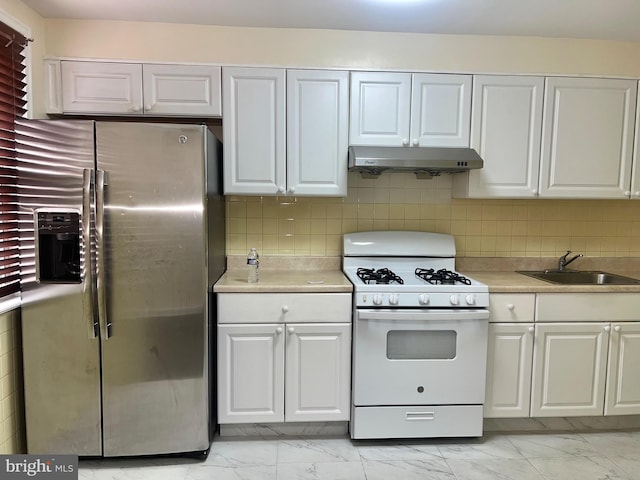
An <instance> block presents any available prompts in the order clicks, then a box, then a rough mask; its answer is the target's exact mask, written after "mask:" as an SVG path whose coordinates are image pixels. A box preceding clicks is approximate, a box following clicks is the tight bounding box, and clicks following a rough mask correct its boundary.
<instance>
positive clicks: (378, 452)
mask: <svg viewBox="0 0 640 480" xmlns="http://www.w3.org/2000/svg"><path fill="white" fill-rule="evenodd" d="M354 445H355V446H356V447H357V449H358V452H360V458H361V459H362V460H377V461H386V460H392V461H393V460H426V459H428V458H430V457H436V458H442V454H441V453H440V450H439V449H438V445H437V443H435V442H424V441H422V442H420V441H415V442H406V441H392V442H390V441H377V442H371V441H357V442H354Z"/></svg>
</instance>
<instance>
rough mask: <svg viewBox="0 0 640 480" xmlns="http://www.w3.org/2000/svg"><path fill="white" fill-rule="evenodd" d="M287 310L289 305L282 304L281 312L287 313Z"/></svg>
mask: <svg viewBox="0 0 640 480" xmlns="http://www.w3.org/2000/svg"><path fill="white" fill-rule="evenodd" d="M288 311H289V306H288V305H283V306H282V313H287V312H288Z"/></svg>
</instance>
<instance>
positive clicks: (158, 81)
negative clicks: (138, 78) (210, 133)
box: [142, 64, 222, 117]
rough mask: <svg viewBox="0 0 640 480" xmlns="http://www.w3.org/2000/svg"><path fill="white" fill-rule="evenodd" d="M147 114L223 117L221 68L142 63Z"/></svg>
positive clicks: (145, 110)
mask: <svg viewBox="0 0 640 480" xmlns="http://www.w3.org/2000/svg"><path fill="white" fill-rule="evenodd" d="M142 79H143V84H142V85H143V92H144V113H147V114H153V115H185V116H189V115H190V116H218V117H219V116H220V115H222V107H221V100H220V67H216V66H210V65H163V64H145V65H143V66H142Z"/></svg>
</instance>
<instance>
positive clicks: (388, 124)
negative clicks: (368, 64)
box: [349, 72, 411, 146]
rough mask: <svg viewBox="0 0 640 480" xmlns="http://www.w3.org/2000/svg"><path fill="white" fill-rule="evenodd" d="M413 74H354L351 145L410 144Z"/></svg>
mask: <svg viewBox="0 0 640 480" xmlns="http://www.w3.org/2000/svg"><path fill="white" fill-rule="evenodd" d="M410 104H411V74H410V73H383V72H352V73H351V109H350V110H351V119H350V128H349V143H350V144H351V145H390V146H402V145H408V143H409V134H410V131H409V125H410V121H411V118H410Z"/></svg>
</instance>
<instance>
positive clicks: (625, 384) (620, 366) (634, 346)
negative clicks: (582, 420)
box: [604, 322, 640, 415]
mask: <svg viewBox="0 0 640 480" xmlns="http://www.w3.org/2000/svg"><path fill="white" fill-rule="evenodd" d="M611 327H612V328H611V337H610V344H609V363H608V367H607V387H606V392H607V393H606V398H605V403H604V414H605V415H637V414H640V375H639V374H638V365H640V322H627V323H613V324H612V325H611Z"/></svg>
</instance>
